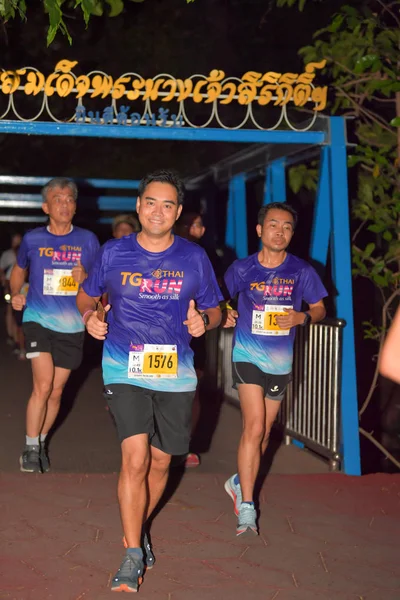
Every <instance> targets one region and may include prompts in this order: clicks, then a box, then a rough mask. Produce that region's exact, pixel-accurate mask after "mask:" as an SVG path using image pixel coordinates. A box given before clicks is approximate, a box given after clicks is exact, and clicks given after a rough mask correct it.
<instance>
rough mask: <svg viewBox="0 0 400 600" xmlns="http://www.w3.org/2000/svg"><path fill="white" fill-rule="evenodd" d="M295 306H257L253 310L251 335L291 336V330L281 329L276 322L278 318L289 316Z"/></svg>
mask: <svg viewBox="0 0 400 600" xmlns="http://www.w3.org/2000/svg"><path fill="white" fill-rule="evenodd" d="M290 309H293V306H281V305H272V304H262V305H257V306H255V307H254V309H253V314H252V320H251V333H253V334H254V335H289V333H290V329H281V328H280V327H279V325H278V323H277V322H276V317H277V316H283V315H287V311H288V310H290Z"/></svg>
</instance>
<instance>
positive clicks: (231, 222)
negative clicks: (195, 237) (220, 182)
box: [225, 179, 236, 250]
mask: <svg viewBox="0 0 400 600" xmlns="http://www.w3.org/2000/svg"><path fill="white" fill-rule="evenodd" d="M234 193H235V192H234V185H233V180H232V179H231V180H230V182H229V191H228V202H227V205H226V229H225V245H226V246H227V247H228V248H231V249H232V250H233V249H234V248H235V241H236V228H235V204H234V199H233V198H234Z"/></svg>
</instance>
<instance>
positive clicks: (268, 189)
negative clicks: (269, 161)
mask: <svg viewBox="0 0 400 600" xmlns="http://www.w3.org/2000/svg"><path fill="white" fill-rule="evenodd" d="M271 202H272V171H271V165H268V166H267V168H266V169H265V180H264V197H263V205H265V204H271Z"/></svg>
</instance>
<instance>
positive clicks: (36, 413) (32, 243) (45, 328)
mask: <svg viewBox="0 0 400 600" xmlns="http://www.w3.org/2000/svg"><path fill="white" fill-rule="evenodd" d="M42 197H43V203H42V209H43V212H44V213H45V214H46V215H48V217H49V223H48V225H47V226H43V227H37V228H36V229H32V230H31V231H29V232H28V233H27V234H26V235H25V236H24V237H23V239H22V243H21V246H20V249H19V252H18V257H17V263H16V265H15V266H14V268H13V271H12V273H11V279H10V289H11V303H12V306H13V308H14V310H19V311H22V310H23V330H24V335H25V340H26V357H27V358H28V359H31V366H32V378H33V389H32V393H31V396H30V398H29V400H28V406H27V411H26V443H25V447H24V450H23V452H22V454H21V456H20V469H21V471H23V472H24V473H43V472H46V471H49V469H50V462H49V458H48V452H47V444H46V438H47V435H48V433H49V431H50V429H51V427H52V426H53V424H54V422H55V420H56V417H57V415H58V412H59V409H60V402H61V395H62V392H63V389H64V387H65V384H66V383H67V380H68V378H69V376H70V374H71V371H72V370H73V369H77V368H78V367H79V365H80V363H81V360H82V351H83V341H84V335H85V334H84V325H83V323H82V319H81V316H80V314H79V311H78V309H77V308H76V300H75V296H76V295H77V293H78V289H79V286H80V284H82V283H83V282H84V281H85V279H86V278H87V274H88V271H89V269H90V267H91V265H92V263H93V262H94V258H95V255H96V253H97V251H98V250H99V247H100V245H99V241H98V239H97V237H96V236H95V235H94V233H92V232H91V231H88V230H87V229H82V228H80V227H76V226H75V225H73V224H72V219H73V217H74V215H75V212H76V202H77V197H78V189H77V187H76V184H75V183H74V181H72V180H71V179H65V178H55V179H52V180H51V181H49V182H48V183H47V184H46V185H45V186H44V188H43V190H42ZM28 269H29V291H28V295H27V296H26V297H25V296H24V295H23V294H21V293H20V290H21V287H22V284H23V283H24V281H25V277H26V273H27V271H28Z"/></svg>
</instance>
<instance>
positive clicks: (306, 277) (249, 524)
mask: <svg viewBox="0 0 400 600" xmlns="http://www.w3.org/2000/svg"><path fill="white" fill-rule="evenodd" d="M296 222H297V213H296V211H295V210H294V209H293V208H292V207H290V206H289V205H288V204H286V203H281V202H275V203H272V204H267V205H266V206H263V207H262V208H261V210H260V211H259V214H258V224H257V228H256V230H257V235H258V237H259V238H260V239H261V244H262V248H261V250H260V252H257V253H256V254H252V255H251V256H249V257H247V258H244V259H242V260H237V261H235V262H234V263H233V264H232V265H231V266H230V267H229V269H228V270H227V272H226V273H225V284H226V287H227V290H228V293H229V297H230V298H235V297H236V296H238V311H235V310H232V309H229V310H226V311H225V312H224V317H223V321H222V323H223V326H224V327H236V329H235V335H234V339H233V353H232V362H233V364H232V373H233V385H234V387H235V388H236V389H237V390H238V393H239V399H240V407H241V411H242V418H243V431H242V435H241V438H240V443H239V450H238V473H237V474H235V475H232V477H230V478H229V479H228V480H227V481H226V483H225V490H226V492H227V493H228V494H229V496H230V497H231V498H232V500H233V503H234V511H235V514H236V515H237V516H238V524H237V528H236V535H242V534H243V533H245V532H246V531H252V532H253V533H255V534H258V528H257V524H256V519H257V513H256V509H255V507H254V502H253V493H254V484H255V480H256V477H257V474H258V470H259V467H260V460H261V456H262V455H263V453H264V452H265V451H266V448H267V445H268V439H269V434H270V431H271V428H272V425H273V423H274V421H275V419H276V417H277V415H278V412H279V408H280V404H281V401H282V399H283V397H284V395H285V389H286V386H287V384H288V383H289V381H290V380H291V371H292V363H293V344H294V338H295V331H296V327H297V326H300V327H306V326H307V325H308V324H309V323H317V322H318V321H321V319H323V318H324V317H325V307H324V302H323V298H324V297H326V296H327V292H326V290H325V288H324V286H323V285H322V282H321V280H320V278H319V276H318V275H317V273H316V271H315V270H314V269H313V267H311V265H309V264H308V263H307V262H305V261H304V260H302V259H301V258H297V257H296V256H293V254H289V253H288V252H287V251H286V249H287V247H288V246H289V243H290V241H291V239H292V237H293V233H294V230H295V226H296ZM303 302H305V303H306V304H307V305H308V309H307V311H306V312H303V311H302V304H303Z"/></svg>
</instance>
